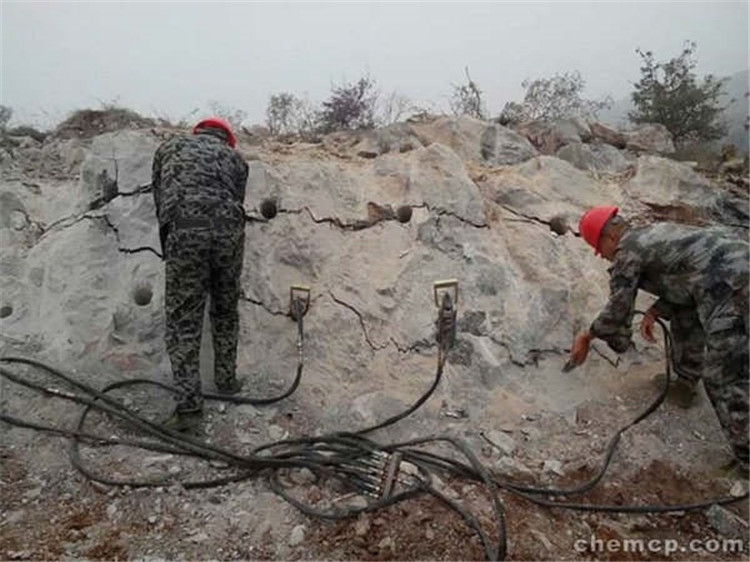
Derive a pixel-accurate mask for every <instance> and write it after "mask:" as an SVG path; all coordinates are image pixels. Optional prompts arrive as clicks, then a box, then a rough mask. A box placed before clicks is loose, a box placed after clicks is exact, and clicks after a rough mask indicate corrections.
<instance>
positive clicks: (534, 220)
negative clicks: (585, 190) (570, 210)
mask: <svg viewBox="0 0 750 562" xmlns="http://www.w3.org/2000/svg"><path fill="white" fill-rule="evenodd" d="M497 204H498V205H499V206H500V207H502V208H503V209H505V210H506V211H508V212H509V213H511V214H513V215H515V216H517V217H521V219H522V220H518V221H513V222H526V223H529V224H539V225H544V226H546V227H547V228H549V229H550V230H551V231H552V232H554V233H555V234H557V235H559V236H563V235H565V234H567V233H568V232H570V233H571V234H573V236H576V237H579V238H580V236H581V234H580V233H579V232H576V231H575V230H573V229H572V228H571V227H570V226H569V225H568V224H567V221H566V220H565V218H564V217H553V218H552V219H551V220H548V221H546V220H544V219H540V218H539V217H535V216H533V215H525V214H523V213H521V212H520V211H517V210H515V209H514V208H513V207H510V206H508V205H505V204H503V203H497ZM506 220H511V219H506Z"/></svg>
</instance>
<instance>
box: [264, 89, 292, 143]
mask: <svg viewBox="0 0 750 562" xmlns="http://www.w3.org/2000/svg"><path fill="white" fill-rule="evenodd" d="M298 105H299V100H298V99H297V98H296V97H295V96H294V94H290V93H288V92H281V93H280V94H273V95H271V97H270V98H269V99H268V106H267V107H266V125H268V130H269V131H271V134H272V135H280V134H289V133H293V132H295V120H296V119H295V115H296V113H297V107H298Z"/></svg>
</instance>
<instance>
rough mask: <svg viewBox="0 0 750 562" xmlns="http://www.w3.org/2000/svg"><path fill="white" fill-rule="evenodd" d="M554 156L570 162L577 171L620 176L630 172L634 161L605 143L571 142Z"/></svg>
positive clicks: (626, 154)
mask: <svg viewBox="0 0 750 562" xmlns="http://www.w3.org/2000/svg"><path fill="white" fill-rule="evenodd" d="M555 156H557V157H558V158H560V159H561V160H565V161H567V162H570V163H571V164H573V165H574V166H575V167H576V168H578V169H579V170H584V171H591V172H601V173H610V174H611V173H614V174H621V173H623V172H626V171H628V170H630V169H631V168H632V167H633V165H634V160H635V158H633V157H632V156H630V155H629V154H628V153H625V152H623V151H621V150H617V149H616V148H615V147H614V146H612V145H609V144H605V143H592V144H583V143H581V142H573V143H570V144H568V145H565V146H563V147H562V148H561V149H560V150H558V151H557V154H555Z"/></svg>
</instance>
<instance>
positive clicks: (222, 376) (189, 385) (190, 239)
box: [165, 226, 245, 410]
mask: <svg viewBox="0 0 750 562" xmlns="http://www.w3.org/2000/svg"><path fill="white" fill-rule="evenodd" d="M244 240H245V231H244V229H243V227H241V226H240V227H239V228H231V229H227V230H224V231H222V230H216V229H212V228H184V229H171V230H170V232H169V233H168V235H167V239H166V248H165V250H166V291H165V305H166V320H167V326H166V344H167V352H168V353H169V359H170V361H171V363H172V374H173V376H174V381H175V385H176V386H177V387H178V389H179V390H180V391H181V395H180V396H179V397H178V400H177V409H178V410H195V409H199V408H201V407H202V406H203V396H202V394H201V379H200V366H199V358H200V344H201V332H202V327H203V326H202V325H203V311H204V309H205V305H206V295H208V294H210V295H211V310H210V316H211V324H212V327H213V342H214V380H215V382H216V386H217V387H219V389H221V388H223V387H227V386H229V385H231V384H232V383H233V382H234V379H235V375H236V373H235V371H236V367H237V335H238V331H239V314H238V312H237V301H238V299H239V296H240V274H241V272H242V262H243V257H244Z"/></svg>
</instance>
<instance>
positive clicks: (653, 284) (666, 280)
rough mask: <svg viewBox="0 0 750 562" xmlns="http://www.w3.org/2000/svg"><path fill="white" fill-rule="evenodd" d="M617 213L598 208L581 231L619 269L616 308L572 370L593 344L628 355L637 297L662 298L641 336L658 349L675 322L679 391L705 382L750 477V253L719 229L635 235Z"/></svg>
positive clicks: (587, 338) (592, 331) (582, 337)
mask: <svg viewBox="0 0 750 562" xmlns="http://www.w3.org/2000/svg"><path fill="white" fill-rule="evenodd" d="M617 212H618V209H617V207H597V208H594V209H591V210H589V211H588V212H587V213H586V214H585V215H584V216H583V217H582V218H581V221H580V224H579V230H580V233H581V236H583V238H584V240H586V242H588V244H589V245H591V246H592V247H593V248H594V250H595V252H596V254H597V255H601V256H602V257H603V258H604V259H606V260H608V261H610V262H612V266H611V267H610V269H609V274H610V297H609V302H608V303H607V305H606V306H605V308H604V310H602V312H601V313H600V314H599V316H598V317H597V318H596V319H595V320H594V322H593V323H592V324H591V327H590V328H589V329H588V330H586V331H584V332H581V333H579V334H578V335H577V336H576V338H575V341H574V343H573V348H572V349H571V352H570V364H571V365H580V364H581V363H583V362H584V361H585V360H586V356H587V355H588V352H589V345H590V343H591V340H592V339H594V338H599V339H602V340H604V341H605V342H607V344H608V345H609V346H610V347H611V348H612V349H613V350H614V351H616V352H618V353H622V352H624V351H626V350H627V348H628V347H629V346H630V341H631V335H632V330H631V324H632V321H633V313H634V307H635V298H636V295H637V293H638V289H643V290H645V291H648V292H649V293H652V294H654V295H656V296H657V297H659V300H658V301H657V302H656V303H655V304H654V306H652V307H651V308H650V309H649V310H648V311H647V312H646V315H645V317H644V320H643V322H642V324H641V333H642V334H643V336H644V337H645V338H646V339H648V340H650V341H654V337H653V326H654V322H655V321H656V318H659V317H663V318H665V319H668V320H671V324H672V334H673V337H674V338H675V340H676V341H675V359H676V362H677V364H676V369H675V370H676V372H677V374H678V377H679V379H678V380H679V383H678V384H681V385H683V386H685V387H687V389H688V391H689V390H691V389H692V388H694V384H695V381H696V380H697V379H698V378H700V377H702V379H703V384H704V386H705V389H706V394H707V395H708V397H709V399H710V401H711V404H712V405H713V407H714V410H715V411H716V414H717V416H718V418H719V421H720V422H721V426H722V429H723V430H724V433H725V435H726V437H727V438H728V439H729V443H730V444H731V446H732V450H733V452H734V456H735V459H736V461H737V463H738V464H736V465H735V466H736V469H735V472H736V473H737V474H738V475H744V474H747V469H748V265H749V262H750V246H748V243H747V242H745V241H742V240H735V239H733V238H729V237H726V235H724V234H723V233H722V232H721V230H720V229H716V228H697V227H690V226H683V225H678V224H670V223H658V224H653V225H650V226H645V227H631V226H629V224H628V223H627V221H625V220H624V219H623V218H622V217H620V216H619V215H618V214H617Z"/></svg>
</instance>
